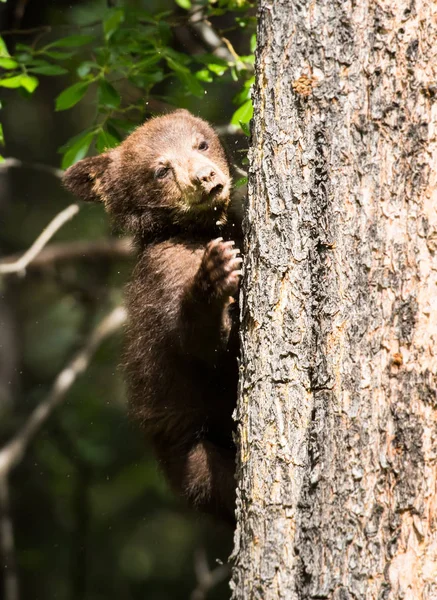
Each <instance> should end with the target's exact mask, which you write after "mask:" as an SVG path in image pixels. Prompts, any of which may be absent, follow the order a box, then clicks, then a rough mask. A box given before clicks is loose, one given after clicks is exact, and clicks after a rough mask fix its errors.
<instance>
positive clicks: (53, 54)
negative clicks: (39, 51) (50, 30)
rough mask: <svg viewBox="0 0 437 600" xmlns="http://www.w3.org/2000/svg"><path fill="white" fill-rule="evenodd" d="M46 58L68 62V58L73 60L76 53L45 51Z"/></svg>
mask: <svg viewBox="0 0 437 600" xmlns="http://www.w3.org/2000/svg"><path fill="white" fill-rule="evenodd" d="M44 54H45V55H46V56H50V58H54V59H56V60H66V59H67V58H71V57H72V56H74V54H75V53H74V52H58V51H57V50H48V51H47V52H46V51H44Z"/></svg>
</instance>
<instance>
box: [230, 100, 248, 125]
mask: <svg viewBox="0 0 437 600" xmlns="http://www.w3.org/2000/svg"><path fill="white" fill-rule="evenodd" d="M252 117H253V105H252V100H250V99H249V100H246V102H245V103H244V104H242V105H241V106H240V107H239V108H237V110H236V111H235V112H234V114H233V115H232V119H231V123H232V125H240V127H242V125H241V124H242V123H249V121H250V119H251V118H252Z"/></svg>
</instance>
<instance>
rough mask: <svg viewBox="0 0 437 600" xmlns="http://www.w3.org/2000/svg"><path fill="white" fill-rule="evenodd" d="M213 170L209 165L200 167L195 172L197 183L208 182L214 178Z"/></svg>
mask: <svg viewBox="0 0 437 600" xmlns="http://www.w3.org/2000/svg"><path fill="white" fill-rule="evenodd" d="M214 177H215V171H214V169H212V168H211V167H201V168H200V169H198V171H197V172H196V179H197V181H198V182H199V183H209V182H211V181H213V180H214Z"/></svg>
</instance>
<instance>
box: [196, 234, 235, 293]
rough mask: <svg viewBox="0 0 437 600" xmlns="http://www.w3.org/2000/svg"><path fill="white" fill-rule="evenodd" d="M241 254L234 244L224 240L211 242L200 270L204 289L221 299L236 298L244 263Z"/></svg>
mask: <svg viewBox="0 0 437 600" xmlns="http://www.w3.org/2000/svg"><path fill="white" fill-rule="evenodd" d="M239 252H240V251H239V250H238V248H234V242H224V241H223V238H217V239H216V240H212V241H211V242H209V244H208V245H207V246H206V248H205V253H204V255H203V258H202V263H201V265H200V269H199V277H200V284H201V286H202V288H203V289H206V290H207V291H208V292H209V293H212V294H213V295H214V296H216V297H219V298H224V297H226V296H234V295H235V294H236V293H237V291H238V285H239V283H240V277H241V263H242V262H243V259H242V258H241V256H238V253H239Z"/></svg>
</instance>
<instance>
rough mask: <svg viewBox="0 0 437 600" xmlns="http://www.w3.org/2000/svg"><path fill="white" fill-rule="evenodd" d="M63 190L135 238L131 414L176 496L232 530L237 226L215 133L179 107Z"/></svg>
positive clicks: (87, 163)
mask: <svg viewBox="0 0 437 600" xmlns="http://www.w3.org/2000/svg"><path fill="white" fill-rule="evenodd" d="M64 183H65V185H66V187H67V188H68V189H69V190H70V191H71V192H72V193H73V194H75V195H77V196H78V197H80V198H82V199H83V200H89V201H99V202H103V204H104V206H105V208H106V210H107V212H108V213H109V215H110V216H111V217H112V219H113V221H114V223H115V225H116V226H117V227H120V228H122V229H124V230H125V231H126V232H129V233H132V234H133V235H134V239H135V243H136V246H137V250H138V258H137V263H136V267H135V269H134V272H133V278H132V281H131V283H130V284H129V285H128V288H127V307H128V314H129V319H128V327H127V330H128V331H127V349H126V352H125V371H126V379H127V383H128V392H129V399H130V405H131V407H132V412H133V414H134V415H135V416H136V417H137V418H138V419H139V421H140V424H141V426H142V428H143V429H144V431H145V432H146V433H147V435H148V437H149V439H150V440H151V442H152V444H153V447H154V450H155V453H156V455H157V458H158V460H159V462H160V464H161V467H162V469H163V470H164V472H165V474H166V476H167V478H168V480H169V482H170V484H171V486H172V487H173V489H174V490H175V491H177V492H178V493H179V494H181V495H183V496H185V497H186V498H187V499H188V501H189V502H190V503H191V504H193V505H195V506H196V507H197V508H198V509H200V510H203V511H205V512H208V513H211V514H214V515H216V516H219V517H222V518H225V519H226V520H228V521H229V522H231V523H232V522H233V521H234V502H235V481H234V470H235V448H234V443H233V439H232V433H233V429H234V426H233V420H232V412H233V409H234V407H235V403H236V397H237V383H238V363H237V359H238V303H237V301H236V296H237V292H238V287H239V280H240V274H241V271H240V268H241V261H242V259H241V258H240V257H239V250H238V249H237V247H236V245H235V243H237V244H238V243H239V242H240V241H241V229H240V219H239V217H238V216H237V215H238V210H237V211H235V210H233V205H232V202H231V177H230V173H229V165H228V162H227V160H226V156H225V153H224V150H223V148H222V145H221V143H220V141H219V139H218V137H217V134H216V133H215V132H214V130H213V129H212V128H211V127H210V125H209V124H208V123H206V122H205V121H203V120H202V119H199V118H197V117H194V116H193V115H191V114H190V113H189V112H187V111H185V110H178V111H176V112H173V113H171V114H168V115H165V116H161V117H157V118H153V119H151V120H149V121H147V122H146V123H145V124H144V125H142V126H141V127H139V128H138V129H136V130H135V131H134V132H133V133H132V134H131V135H130V136H129V137H128V138H127V139H126V140H125V141H124V142H123V143H122V144H121V145H120V146H119V147H117V148H115V149H113V150H109V151H108V152H106V153H105V154H102V155H100V156H95V157H91V158H85V159H83V160H81V161H79V162H78V163H76V164H75V165H73V166H72V167H70V168H69V169H68V170H67V171H66V173H65V176H64Z"/></svg>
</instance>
